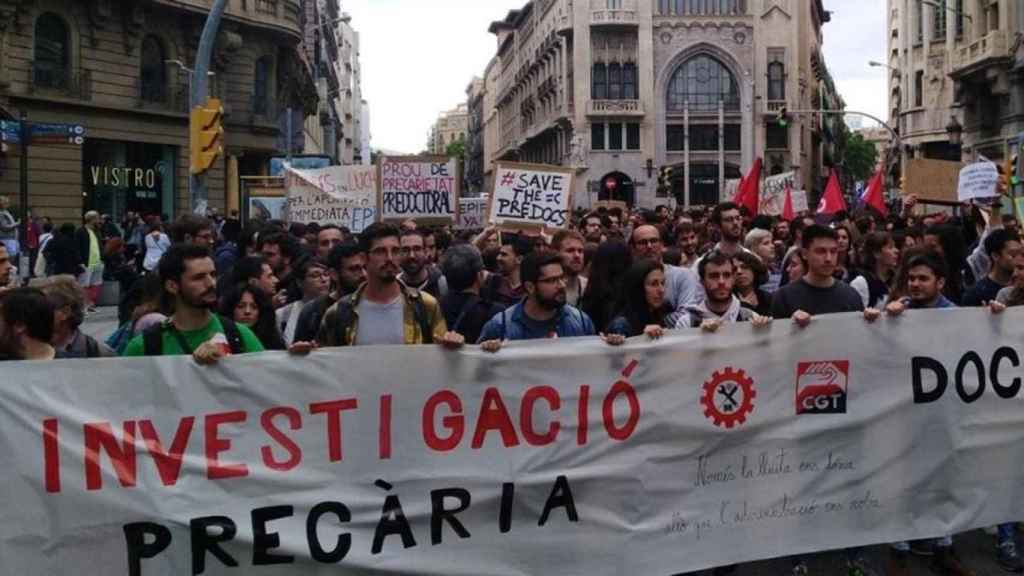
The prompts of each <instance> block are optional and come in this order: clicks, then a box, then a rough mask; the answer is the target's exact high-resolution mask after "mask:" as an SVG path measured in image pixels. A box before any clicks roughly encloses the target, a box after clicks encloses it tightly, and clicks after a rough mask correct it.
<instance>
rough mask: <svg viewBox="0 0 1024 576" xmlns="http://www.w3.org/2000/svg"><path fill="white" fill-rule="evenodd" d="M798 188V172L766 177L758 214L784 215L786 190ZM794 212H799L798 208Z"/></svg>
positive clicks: (759, 199) (794, 208)
mask: <svg viewBox="0 0 1024 576" xmlns="http://www.w3.org/2000/svg"><path fill="white" fill-rule="evenodd" d="M787 187H789V188H790V189H792V188H795V187H796V172H793V171H790V172H785V173H783V174H776V175H775V176H766V177H765V179H764V184H763V185H762V186H761V195H760V197H759V198H758V201H759V203H758V208H757V213H758V214H767V215H768V216H778V215H780V214H782V207H783V204H784V203H785V201H786V188H787ZM793 210H797V208H796V206H794V207H793Z"/></svg>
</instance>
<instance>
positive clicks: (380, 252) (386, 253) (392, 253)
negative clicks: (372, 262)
mask: <svg viewBox="0 0 1024 576" xmlns="http://www.w3.org/2000/svg"><path fill="white" fill-rule="evenodd" d="M402 250H403V249H402V248H391V249H389V248H387V247H386V246H378V247H376V248H374V249H373V250H370V256H375V257H377V258H396V257H398V256H401V255H402Z"/></svg>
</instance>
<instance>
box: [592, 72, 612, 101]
mask: <svg viewBox="0 0 1024 576" xmlns="http://www.w3.org/2000/svg"><path fill="white" fill-rule="evenodd" d="M590 97H591V98H593V99H594V100H607V99H608V68H607V67H606V66H605V65H604V64H594V79H593V86H592V88H591V95H590Z"/></svg>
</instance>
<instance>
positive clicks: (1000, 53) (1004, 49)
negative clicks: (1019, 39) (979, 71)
mask: <svg viewBox="0 0 1024 576" xmlns="http://www.w3.org/2000/svg"><path fill="white" fill-rule="evenodd" d="M1010 44H1011V43H1010V34H1009V32H1007V31H1006V30H993V31H992V32H989V33H988V34H987V35H985V36H982V37H981V38H979V39H977V40H975V41H974V42H971V43H970V44H967V45H966V46H963V47H961V48H959V49H957V50H955V51H954V52H953V56H952V60H953V63H952V64H953V66H952V73H953V74H956V73H958V72H963V71H965V70H966V69H967V68H973V67H975V66H978V65H980V64H983V63H986V62H987V61H989V60H992V61H996V60H1002V59H1006V58H1009V57H1010Z"/></svg>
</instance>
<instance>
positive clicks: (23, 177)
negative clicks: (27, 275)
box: [18, 110, 32, 274]
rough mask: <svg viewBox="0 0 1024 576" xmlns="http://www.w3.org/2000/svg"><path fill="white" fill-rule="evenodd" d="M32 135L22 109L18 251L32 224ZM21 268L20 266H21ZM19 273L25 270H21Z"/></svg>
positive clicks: (24, 241)
mask: <svg viewBox="0 0 1024 576" xmlns="http://www.w3.org/2000/svg"><path fill="white" fill-rule="evenodd" d="M31 136H32V129H31V126H29V123H28V114H26V113H25V111H24V110H22V111H21V134H20V138H21V142H20V144H21V158H19V159H18V172H19V174H18V185H19V190H18V192H19V194H18V202H19V203H20V204H21V238H19V239H18V253H19V254H21V253H23V252H24V251H25V245H26V244H27V242H28V227H29V225H30V224H31V223H30V222H29V218H28V143H29V138H30V137H31ZM19 268H20V266H19ZM18 272H19V274H23V273H24V272H25V271H22V270H19V271H18Z"/></svg>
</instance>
